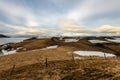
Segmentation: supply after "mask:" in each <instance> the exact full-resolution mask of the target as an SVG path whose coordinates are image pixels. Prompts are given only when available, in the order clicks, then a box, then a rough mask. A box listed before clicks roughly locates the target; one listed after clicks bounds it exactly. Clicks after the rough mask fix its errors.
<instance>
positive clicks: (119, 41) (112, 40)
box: [106, 38, 120, 43]
mask: <svg viewBox="0 0 120 80" xmlns="http://www.w3.org/2000/svg"><path fill="white" fill-rule="evenodd" d="M106 40H108V41H111V42H116V43H120V38H115V39H107V38H106Z"/></svg>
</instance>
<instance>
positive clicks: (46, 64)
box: [45, 57, 48, 67]
mask: <svg viewBox="0 0 120 80" xmlns="http://www.w3.org/2000/svg"><path fill="white" fill-rule="evenodd" d="M45 66H46V67H48V59H47V57H46V58H45Z"/></svg>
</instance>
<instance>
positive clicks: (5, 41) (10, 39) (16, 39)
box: [0, 38, 27, 45]
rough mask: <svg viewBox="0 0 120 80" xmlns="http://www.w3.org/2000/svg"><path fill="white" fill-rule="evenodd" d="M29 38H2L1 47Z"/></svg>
mask: <svg viewBox="0 0 120 80" xmlns="http://www.w3.org/2000/svg"><path fill="white" fill-rule="evenodd" d="M25 39H27V38H0V45H2V44H6V43H17V42H21V41H23V40H25Z"/></svg>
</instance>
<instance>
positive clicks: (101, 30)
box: [93, 25, 120, 34]
mask: <svg viewBox="0 0 120 80" xmlns="http://www.w3.org/2000/svg"><path fill="white" fill-rule="evenodd" d="M93 31H95V32H98V33H116V34H120V27H115V26H110V25H103V26H101V27H99V28H97V29H95V30H93Z"/></svg>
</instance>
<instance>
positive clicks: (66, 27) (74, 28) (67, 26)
mask: <svg viewBox="0 0 120 80" xmlns="http://www.w3.org/2000/svg"><path fill="white" fill-rule="evenodd" d="M60 26H61V29H62V31H66V32H78V33H84V32H87V31H88V30H87V29H86V27H84V26H80V25H78V24H77V23H75V22H74V21H73V20H61V21H60Z"/></svg>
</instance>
